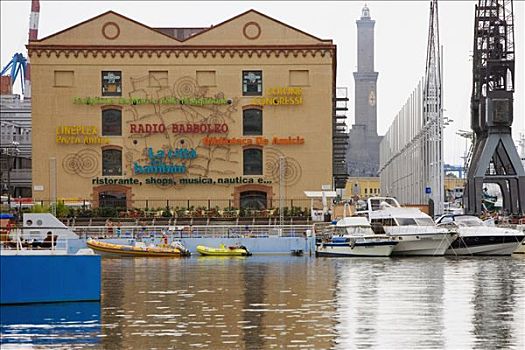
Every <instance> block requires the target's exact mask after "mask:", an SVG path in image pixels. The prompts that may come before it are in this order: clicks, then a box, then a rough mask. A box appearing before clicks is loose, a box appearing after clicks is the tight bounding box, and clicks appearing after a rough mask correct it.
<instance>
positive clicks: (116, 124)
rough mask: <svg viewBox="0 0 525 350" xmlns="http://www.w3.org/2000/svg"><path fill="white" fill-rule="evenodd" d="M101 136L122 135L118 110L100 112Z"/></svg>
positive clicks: (120, 117)
mask: <svg viewBox="0 0 525 350" xmlns="http://www.w3.org/2000/svg"><path fill="white" fill-rule="evenodd" d="M102 135H103V136H121V135H122V111H121V110H120V109H113V108H111V109H105V110H103V111H102Z"/></svg>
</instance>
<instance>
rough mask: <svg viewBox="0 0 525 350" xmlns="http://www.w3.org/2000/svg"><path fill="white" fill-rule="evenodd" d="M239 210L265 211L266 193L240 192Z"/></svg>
mask: <svg viewBox="0 0 525 350" xmlns="http://www.w3.org/2000/svg"><path fill="white" fill-rule="evenodd" d="M240 205H241V208H249V209H258V210H261V209H266V207H267V198H266V192H261V191H245V192H241V196H240Z"/></svg>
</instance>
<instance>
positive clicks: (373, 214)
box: [358, 197, 457, 256]
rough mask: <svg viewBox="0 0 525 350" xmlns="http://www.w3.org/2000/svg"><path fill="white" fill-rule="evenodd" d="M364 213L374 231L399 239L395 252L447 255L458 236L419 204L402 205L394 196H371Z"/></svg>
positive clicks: (396, 253)
mask: <svg viewBox="0 0 525 350" xmlns="http://www.w3.org/2000/svg"><path fill="white" fill-rule="evenodd" d="M358 213H359V212H358ZM361 213H364V214H366V215H367V216H368V220H369V221H370V224H371V225H372V229H373V230H374V232H375V233H377V234H381V235H386V236H389V237H392V238H393V239H395V240H396V241H398V242H399V244H397V245H396V246H395V248H394V250H393V251H392V255H428V256H436V255H444V254H445V251H446V250H447V248H448V247H449V246H450V245H451V244H452V242H454V241H455V240H456V238H457V235H456V234H455V233H454V232H451V231H449V230H447V229H445V228H440V227H437V226H436V224H435V222H434V221H433V220H432V218H431V217H430V216H429V215H427V214H425V213H424V212H422V211H421V210H419V209H418V208H405V207H401V206H400V205H399V202H398V201H397V200H396V199H395V198H391V197H372V198H369V199H368V202H367V210H366V211H365V212H361Z"/></svg>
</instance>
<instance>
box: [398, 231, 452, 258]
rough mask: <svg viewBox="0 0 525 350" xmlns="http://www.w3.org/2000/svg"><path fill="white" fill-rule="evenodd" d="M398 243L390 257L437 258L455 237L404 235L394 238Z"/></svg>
mask: <svg viewBox="0 0 525 350" xmlns="http://www.w3.org/2000/svg"><path fill="white" fill-rule="evenodd" d="M396 240H397V241H398V242H399V243H398V244H397V245H396V246H395V248H394V250H393V251H392V255H409V256H427V255H428V256H439V255H444V254H445V252H446V251H447V249H448V248H449V246H450V244H451V243H452V242H453V241H454V240H455V236H452V235H449V234H439V235H418V236H415V235H405V236H396Z"/></svg>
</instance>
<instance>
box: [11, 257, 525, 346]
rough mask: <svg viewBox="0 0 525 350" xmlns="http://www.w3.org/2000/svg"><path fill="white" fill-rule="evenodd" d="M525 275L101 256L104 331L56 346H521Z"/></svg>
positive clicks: (458, 262) (516, 262)
mask: <svg viewBox="0 0 525 350" xmlns="http://www.w3.org/2000/svg"><path fill="white" fill-rule="evenodd" d="M524 271H525V259H524V258H523V257H513V258H510V257H509V258H506V257H505V258H499V257H498V258H461V259H459V258H458V259H456V258H452V259H451V258H410V259H315V258H308V257H288V256H252V257H249V258H197V257H192V258H190V259H103V299H102V302H101V304H100V314H101V318H100V319H99V320H98V321H99V322H97V320H96V318H94V320H93V323H92V324H95V325H96V326H98V328H97V327H94V329H95V331H94V329H93V328H89V327H88V328H85V329H84V332H79V331H78V329H76V331H75V332H71V333H69V334H68V333H62V334H58V335H57V337H58V339H57V340H59V342H57V343H55V344H54V345H55V346H49V347H53V348H56V345H57V344H58V345H64V344H68V342H69V344H70V345H71V347H73V346H76V345H77V344H78V339H81V338H83V339H84V340H85V339H86V337H87V338H90V339H92V340H93V339H96V340H95V341H91V342H87V341H83V342H82V348H85V347H88V346H90V347H92V348H105V349H120V348H123V349H124V348H136V349H146V348H158V349H170V348H172V349H193V348H208V349H231V348H241V349H262V348H264V349H271V348H313V349H329V348H333V349H352V348H356V349H365V348H374V349H416V348H420V349H432V348H436V349H442V348H446V349H472V348H476V349H481V348H482V349H496V348H497V349H502V348H509V349H523V348H525V278H524ZM2 310H4V308H2ZM18 322H20V324H23V323H24V321H23V320H19V321H18ZM2 323H4V321H2ZM15 323H16V322H15ZM20 324H19V325H20ZM19 325H18V326H17V325H16V324H14V325H13V324H10V325H9V326H6V325H3V326H2V336H3V338H2V339H3V340H2V341H4V344H3V345H2V348H3V346H4V345H6V344H5V339H9V340H10V342H11V343H13V342H14V343H16V342H17V341H16V337H13V336H12V334H13V329H18V332H21V331H20V329H21V327H19ZM22 328H23V327H22ZM44 333H45V332H44ZM18 336H20V334H18ZM61 336H62V338H63V339H60V337H61ZM32 337H34V335H28V336H26V337H25V338H24V339H25V340H24V341H28V339H29V341H30V340H31V339H33V344H36V345H38V347H39V348H41V347H46V346H47V344H48V343H45V342H44V343H42V342H40V343H39V342H38V339H39V338H38V337H34V338H32ZM68 339H69V340H68Z"/></svg>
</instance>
